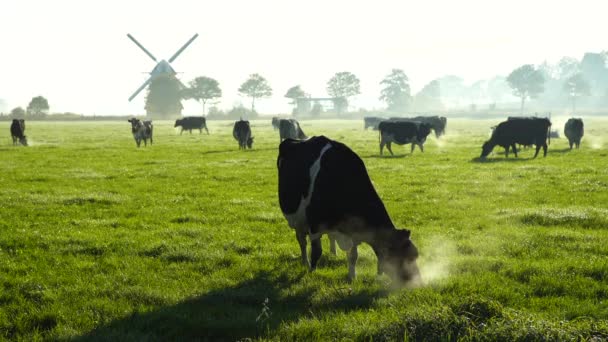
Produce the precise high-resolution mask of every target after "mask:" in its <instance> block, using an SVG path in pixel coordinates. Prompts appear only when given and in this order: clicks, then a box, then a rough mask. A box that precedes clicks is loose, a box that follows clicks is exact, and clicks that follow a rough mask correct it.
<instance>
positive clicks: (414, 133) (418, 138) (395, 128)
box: [378, 120, 431, 155]
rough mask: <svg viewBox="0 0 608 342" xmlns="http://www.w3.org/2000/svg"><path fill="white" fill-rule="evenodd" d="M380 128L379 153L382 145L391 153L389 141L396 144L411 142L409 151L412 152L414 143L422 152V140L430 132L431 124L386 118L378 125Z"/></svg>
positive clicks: (382, 147)
mask: <svg viewBox="0 0 608 342" xmlns="http://www.w3.org/2000/svg"><path fill="white" fill-rule="evenodd" d="M378 129H379V130H380V155H382V151H383V149H384V145H386V148H387V149H388V151H389V152H390V153H391V155H393V150H392V149H391V143H393V142H394V143H395V144H397V145H405V144H409V143H411V144H412V149H411V151H410V152H414V148H415V147H416V145H418V146H419V147H420V151H422V152H424V147H423V145H424V142H425V141H426V137H427V136H428V135H429V134H430V133H431V125H430V124H428V123H424V122H415V121H407V120H387V121H382V122H380V124H379V125H378Z"/></svg>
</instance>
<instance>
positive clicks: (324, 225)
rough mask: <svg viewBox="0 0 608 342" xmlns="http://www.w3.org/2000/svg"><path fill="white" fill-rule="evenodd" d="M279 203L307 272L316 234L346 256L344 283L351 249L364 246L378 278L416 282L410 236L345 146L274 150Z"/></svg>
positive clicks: (313, 142)
mask: <svg viewBox="0 0 608 342" xmlns="http://www.w3.org/2000/svg"><path fill="white" fill-rule="evenodd" d="M277 168H278V173H279V203H280V206H281V211H282V212H283V215H284V216H285V218H286V219H287V222H288V224H289V226H290V227H292V228H294V229H295V231H296V236H297V239H298V242H299V244H300V250H301V253H302V260H303V262H304V263H305V264H308V258H307V255H306V236H307V235H308V236H309V238H310V241H311V247H312V251H311V261H310V268H311V270H314V269H315V268H316V266H317V262H318V260H319V258H320V257H321V254H322V249H321V240H320V237H321V235H322V234H330V235H331V236H333V237H335V238H336V240H337V241H338V245H339V246H340V248H341V249H342V250H346V251H347V253H348V278H349V280H352V279H354V278H355V265H356V262H357V257H358V254H357V246H358V245H359V244H361V243H363V242H365V243H367V244H369V245H370V246H371V247H372V249H373V250H374V252H375V254H376V256H377V258H378V273H383V272H386V273H388V274H389V275H391V276H393V277H394V278H396V279H397V280H398V281H400V282H408V281H412V280H418V279H419V277H420V273H419V271H418V267H417V265H416V259H417V258H418V250H417V249H416V247H415V246H414V244H413V243H412V241H411V240H410V231H409V230H406V229H401V230H399V229H396V228H395V225H394V224H393V222H392V221H391V219H390V217H389V215H388V213H387V211H386V208H385V207H384V204H383V203H382V200H381V199H380V197H379V196H378V194H377V193H376V190H375V189H374V186H373V185H372V182H371V180H370V179H369V176H368V174H367V170H366V168H365V165H364V164H363V161H362V160H361V158H359V156H357V154H355V153H354V152H353V151H352V150H351V149H350V148H348V147H347V146H346V145H344V144H342V143H340V142H337V141H334V140H330V139H328V138H326V137H324V136H319V137H312V138H311V139H309V140H306V141H300V140H293V139H287V140H285V141H283V142H282V143H281V144H280V145H279V156H278V158H277Z"/></svg>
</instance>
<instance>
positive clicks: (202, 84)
mask: <svg viewBox="0 0 608 342" xmlns="http://www.w3.org/2000/svg"><path fill="white" fill-rule="evenodd" d="M188 85H189V87H188V89H186V90H185V98H186V99H194V100H196V101H198V102H202V103H203V116H204V115H205V105H206V104H207V101H209V100H212V99H215V98H218V97H222V89H220V84H219V83H218V81H216V80H214V79H213V78H210V77H206V76H200V77H197V78H195V79H193V80H192V81H190V83H189V84H188Z"/></svg>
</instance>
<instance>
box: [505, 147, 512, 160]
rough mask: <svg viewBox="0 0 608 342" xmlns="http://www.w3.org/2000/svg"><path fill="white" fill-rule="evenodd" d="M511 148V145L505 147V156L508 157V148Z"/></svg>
mask: <svg viewBox="0 0 608 342" xmlns="http://www.w3.org/2000/svg"><path fill="white" fill-rule="evenodd" d="M510 148H511V146H508V145H507V147H505V158H509V149H510Z"/></svg>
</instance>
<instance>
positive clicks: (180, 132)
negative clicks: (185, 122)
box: [179, 127, 184, 135]
mask: <svg viewBox="0 0 608 342" xmlns="http://www.w3.org/2000/svg"><path fill="white" fill-rule="evenodd" d="M180 128H181V129H182V130H181V131H179V135H182V133H184V127H180Z"/></svg>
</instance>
